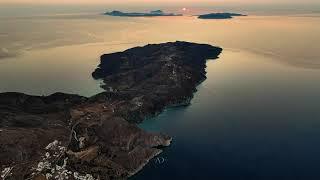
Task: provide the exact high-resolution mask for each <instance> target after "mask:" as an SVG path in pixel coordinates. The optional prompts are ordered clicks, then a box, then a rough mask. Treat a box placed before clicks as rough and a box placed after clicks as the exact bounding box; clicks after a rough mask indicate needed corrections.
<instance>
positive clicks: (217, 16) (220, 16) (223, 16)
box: [198, 13, 247, 19]
mask: <svg viewBox="0 0 320 180" xmlns="http://www.w3.org/2000/svg"><path fill="white" fill-rule="evenodd" d="M234 16H247V15H243V14H237V13H210V14H203V15H200V16H198V18H199V19H231V18H233V17H234Z"/></svg>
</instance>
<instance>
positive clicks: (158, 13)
mask: <svg viewBox="0 0 320 180" xmlns="http://www.w3.org/2000/svg"><path fill="white" fill-rule="evenodd" d="M104 14H105V15H109V16H120V17H157V16H182V15H181V14H174V13H165V12H163V11H162V10H156V11H150V12H148V13H141V12H121V11H112V12H106V13H104Z"/></svg>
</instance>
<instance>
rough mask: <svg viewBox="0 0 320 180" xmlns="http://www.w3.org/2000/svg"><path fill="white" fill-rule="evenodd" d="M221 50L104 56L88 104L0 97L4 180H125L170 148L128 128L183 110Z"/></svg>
mask: <svg viewBox="0 0 320 180" xmlns="http://www.w3.org/2000/svg"><path fill="white" fill-rule="evenodd" d="M220 52H221V49H220V48H216V47H212V46H209V45H201V44H193V43H186V42H175V43H164V44H159V45H147V46H145V47H138V48H133V49H129V50H127V51H125V52H122V53H114V54H109V55H103V56H102V57H101V64H100V65H99V68H98V69H97V70H96V71H95V72H94V73H93V76H94V77H95V78H103V79H104V82H105V85H104V88H105V89H106V92H104V93H100V94H97V95H95V96H93V97H91V98H85V97H81V96H78V95H70V94H64V93H56V94H53V95H50V96H29V95H25V94H22V93H1V94H0V168H1V177H2V178H3V179H5V178H8V179H28V178H29V179H30V178H31V179H59V178H60V179H67V178H69V179H97V178H100V179H110V178H111V179H112V178H116V179H119V178H127V177H129V176H131V175H133V174H135V173H136V172H137V171H139V170H141V169H142V168H143V166H144V165H145V164H146V163H148V161H149V160H150V159H152V158H153V157H155V156H156V155H158V154H159V153H161V152H162V150H161V149H159V147H164V146H169V145H170V142H171V138H170V137H169V136H167V135H163V134H156V133H148V132H145V131H143V130H141V129H139V128H138V127H137V126H136V125H135V124H134V123H132V122H140V121H142V120H143V119H145V118H147V117H149V116H154V115H156V114H157V113H159V112H161V111H162V110H163V109H164V108H165V107H168V106H176V105H186V104H188V103H189V101H190V99H191V98H192V94H193V92H194V91H195V87H196V85H197V84H198V83H200V82H201V81H203V80H204V79H205V61H206V59H209V58H210V59H211V58H217V57H218V55H219V53H220Z"/></svg>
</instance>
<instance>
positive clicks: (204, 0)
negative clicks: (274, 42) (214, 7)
mask: <svg viewBox="0 0 320 180" xmlns="http://www.w3.org/2000/svg"><path fill="white" fill-rule="evenodd" d="M319 1H320V0H41V1H39V0H0V3H5V4H17V3H18V4H131V3H143V4H215V3H217V4H228V3H245V4H284V3H285V4H313V3H319Z"/></svg>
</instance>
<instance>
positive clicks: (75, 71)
mask: <svg viewBox="0 0 320 180" xmlns="http://www.w3.org/2000/svg"><path fill="white" fill-rule="evenodd" d="M8 8H9V9H10V8H11V9H10V10H9V9H8ZM28 8H29V9H28ZM28 8H27V9H25V7H23V6H22V7H19V8H17V7H1V8H0V27H1V28H0V83H1V86H0V92H7V91H18V92H24V93H28V94H33V95H48V94H52V93H54V92H56V91H61V92H66V93H77V94H80V95H84V96H91V95H94V94H96V93H98V92H101V91H102V89H101V88H99V85H100V83H101V82H99V81H95V80H93V79H92V77H91V72H92V71H93V70H94V69H95V67H96V66H97V64H98V63H99V57H100V55H101V54H103V53H111V52H116V51H123V50H125V49H128V48H131V47H135V46H142V45H146V44H148V43H160V42H167V41H176V40H184V41H191V42H198V43H208V44H212V45H217V46H220V47H222V48H223V49H224V50H223V53H222V54H221V55H220V58H219V59H218V60H214V61H208V63H207V65H208V67H207V72H208V74H207V76H208V79H207V80H206V81H205V82H203V83H202V84H200V85H199V86H198V91H197V92H196V93H195V97H194V99H193V100H192V104H191V105H190V106H188V107H183V108H177V109H168V110H166V111H165V112H164V113H163V114H161V115H160V116H159V117H156V118H153V119H149V120H146V121H145V122H144V123H143V124H141V125H140V127H142V128H144V129H146V130H149V131H156V132H164V133H168V134H169V135H171V136H173V137H174V139H173V144H172V146H170V147H169V148H166V149H165V151H164V153H163V154H161V156H160V159H155V160H153V161H151V163H150V164H149V165H148V166H147V167H146V168H145V169H144V170H143V171H141V172H140V173H139V174H138V175H137V176H135V177H133V179H170V178H174V179H182V178H183V179H201V178H202V179H213V178H216V179H220V180H224V179H228V180H229V179H230V180H233V179H247V180H250V179H266V180H269V179H281V180H282V179H290V180H293V179H308V180H313V179H319V178H320V173H319V171H318V169H319V164H320V154H319V152H320V146H319V145H318V137H320V130H319V129H320V121H319V120H320V111H319V107H320V96H319V92H320V84H319V80H320V54H319V49H320V36H319V32H320V23H319V22H320V16H319V14H318V13H317V12H316V10H315V9H316V8H315V7H314V9H312V8H311V7H308V8H302V10H301V9H300V10H298V11H299V12H297V11H296V10H294V11H292V10H290V8H287V9H286V11H281V10H279V9H281V8H280V7H273V8H264V9H263V8H261V7H243V8H241V7H240V6H237V7H230V6H229V7H221V9H222V11H225V10H228V11H231V12H236V13H245V14H249V16H247V17H236V18H234V19H231V20H200V19H197V18H196V17H194V16H190V15H188V16H183V17H158V18H127V17H109V16H103V15H101V13H103V12H105V11H107V10H113V9H114V8H119V10H131V11H136V10H139V11H140V10H144V11H147V10H150V7H148V8H145V7H143V8H133V9H128V8H121V7H107V8H103V7H101V6H100V7H96V6H90V7H88V8H87V9H85V8H84V7H69V6H68V7H64V8H58V7H53V6H51V7H46V6H43V8H41V10H39V8H37V7H28ZM153 8H154V9H158V7H152V9H151V10H153ZM310 8H311V9H310ZM3 9H5V11H2V10H3ZM33 9H36V11H34V10H33ZM164 10H167V11H170V12H175V13H176V12H180V7H177V8H172V7H171V8H167V9H164ZM212 10H215V11H218V8H217V7H197V8H190V10H189V13H191V12H194V13H197V14H198V13H199V14H200V13H208V12H210V11H212ZM283 12H286V13H283ZM284 14H285V15H284ZM164 27H165V28H164Z"/></svg>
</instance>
